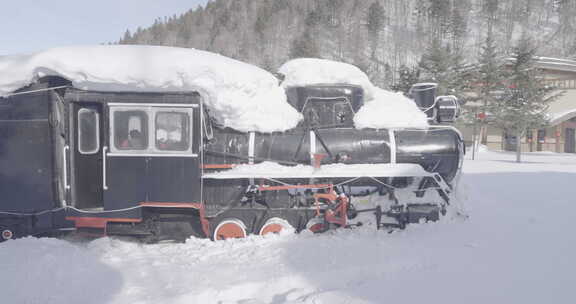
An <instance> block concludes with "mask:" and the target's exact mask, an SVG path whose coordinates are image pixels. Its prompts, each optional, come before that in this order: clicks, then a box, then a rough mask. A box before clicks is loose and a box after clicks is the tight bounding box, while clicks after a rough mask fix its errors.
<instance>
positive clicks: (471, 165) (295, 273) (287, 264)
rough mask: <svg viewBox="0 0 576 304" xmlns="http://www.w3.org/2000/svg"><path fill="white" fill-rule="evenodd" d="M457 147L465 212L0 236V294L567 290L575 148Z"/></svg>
mask: <svg viewBox="0 0 576 304" xmlns="http://www.w3.org/2000/svg"><path fill="white" fill-rule="evenodd" d="M513 158H514V156H513V155H512V154H507V153H497V152H481V153H480V155H479V160H475V161H471V160H466V162H465V165H464V168H465V169H464V173H465V174H464V175H463V177H462V185H461V186H462V187H461V189H462V193H461V195H462V196H463V197H464V198H467V199H466V201H465V202H464V206H463V207H464V208H465V211H466V213H467V215H468V217H467V218H465V217H450V216H448V217H444V218H443V219H442V220H441V221H439V222H435V223H427V224H418V225H409V226H408V227H407V229H405V230H397V231H395V232H393V233H386V232H385V231H382V230H380V231H377V230H376V229H374V227H371V225H370V223H366V224H365V225H364V226H362V227H357V228H354V229H338V230H334V231H330V232H328V233H324V234H312V233H301V234H290V233H284V234H281V235H269V236H265V237H260V236H250V237H248V238H244V239H233V240H226V241H219V242H212V241H210V240H208V239H194V238H192V239H189V240H187V242H186V243H184V244H181V243H180V244H178V243H161V244H154V245H146V244H141V243H137V242H132V241H127V240H124V239H120V238H101V239H97V240H94V241H86V240H80V241H78V240H61V239H51V238H43V239H35V238H25V239H18V240H10V241H8V242H4V243H2V244H0V270H1V271H0V281H1V282H2V284H0V293H1V294H2V299H3V301H2V302H4V303H64V304H65V303H78V302H82V303H382V302H383V301H386V302H404V303H416V302H438V301H442V302H443V303H487V302H490V303H544V302H549V303H569V302H571V301H572V300H570V299H572V298H573V294H572V289H573V282H574V279H573V269H576V262H575V261H574V258H573V257H574V255H575V254H576V237H575V236H574V234H573V233H572V231H573V230H574V220H573V214H574V213H575V212H576V205H575V204H574V195H575V194H576V190H574V187H573V181H574V180H575V179H574V178H575V177H576V157H574V156H573V155H568V154H528V155H527V156H526V162H525V163H523V164H515V163H514V162H513Z"/></svg>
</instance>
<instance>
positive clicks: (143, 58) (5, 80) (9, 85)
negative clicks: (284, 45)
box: [0, 45, 301, 132]
mask: <svg viewBox="0 0 576 304" xmlns="http://www.w3.org/2000/svg"><path fill="white" fill-rule="evenodd" d="M47 75H57V76H62V77H65V78H67V79H69V80H70V81H72V82H73V84H74V86H75V87H77V88H80V89H86V90H99V91H193V90H196V91H199V92H200V93H201V94H203V96H204V98H205V103H206V105H207V106H208V107H209V108H210V109H211V110H212V114H213V115H214V116H215V118H216V120H217V121H218V122H219V123H220V124H221V125H223V126H226V127H231V128H234V129H236V130H239V131H259V132H273V131H284V130H287V129H290V128H293V127H295V126H296V125H297V124H298V121H299V120H300V119H301V115H300V114H299V113H298V112H297V111H296V110H295V109H294V108H292V107H291V106H290V105H289V104H288V103H287V102H286V95H285V93H284V91H283V89H282V87H280V86H279V85H278V81H277V79H276V78H275V77H274V76H273V75H272V74H270V73H268V72H266V71H264V70H262V69H260V68H258V67H255V66H252V65H249V64H246V63H243V62H240V61H237V60H233V59H230V58H227V57H224V56H221V55H218V54H214V53H210V52H205V51H199V50H194V49H183V48H172V47H160V46H126V45H114V46H81V47H63V48H55V49H50V50H46V51H43V52H38V53H35V54H31V55H16V56H1V57H0V96H3V95H4V96H5V95H7V94H9V93H11V92H13V91H14V90H16V89H19V88H21V87H23V86H26V85H28V84H30V83H32V82H34V81H35V80H36V79H37V78H38V77H42V76H47Z"/></svg>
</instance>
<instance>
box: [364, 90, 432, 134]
mask: <svg viewBox="0 0 576 304" xmlns="http://www.w3.org/2000/svg"><path fill="white" fill-rule="evenodd" d="M374 93H375V94H374V99H373V100H370V101H367V102H366V103H365V104H364V106H363V107H362V108H360V110H358V113H356V115H354V124H355V125H356V128H358V129H364V128H377V129H379V128H417V129H426V128H428V118H427V117H426V114H424V112H422V111H420V109H418V107H417V106H416V103H415V102H414V101H413V100H411V99H409V98H408V97H406V96H404V95H403V94H402V93H394V92H390V91H386V90H383V89H380V88H375V89H374Z"/></svg>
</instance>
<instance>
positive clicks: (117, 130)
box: [113, 110, 148, 150]
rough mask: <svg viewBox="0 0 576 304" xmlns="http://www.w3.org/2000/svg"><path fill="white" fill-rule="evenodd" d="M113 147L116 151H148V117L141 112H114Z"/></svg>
mask: <svg viewBox="0 0 576 304" xmlns="http://www.w3.org/2000/svg"><path fill="white" fill-rule="evenodd" d="M113 119H114V133H113V134H114V147H115V148H116V149H117V150H147V149H148V115H147V113H146V112H145V111H141V110H116V111H114V113H113Z"/></svg>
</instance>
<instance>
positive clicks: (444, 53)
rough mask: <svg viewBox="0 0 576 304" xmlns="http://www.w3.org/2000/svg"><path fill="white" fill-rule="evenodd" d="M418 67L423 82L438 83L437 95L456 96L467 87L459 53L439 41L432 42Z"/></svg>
mask: <svg viewBox="0 0 576 304" xmlns="http://www.w3.org/2000/svg"><path fill="white" fill-rule="evenodd" d="M418 65H419V68H420V69H421V70H422V76H423V78H424V80H428V81H432V82H436V83H438V93H439V94H442V95H444V94H447V95H448V94H450V95H458V94H459V93H461V92H462V89H464V88H465V87H467V82H466V79H465V78H464V77H463V75H462V74H463V69H464V60H463V56H462V54H461V52H460V51H459V50H452V49H451V48H450V47H449V46H444V45H442V42H441V41H440V39H433V40H432V44H431V45H430V46H429V47H428V48H427V49H426V50H425V52H424V54H423V55H422V58H421V60H420V62H419V64H418Z"/></svg>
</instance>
